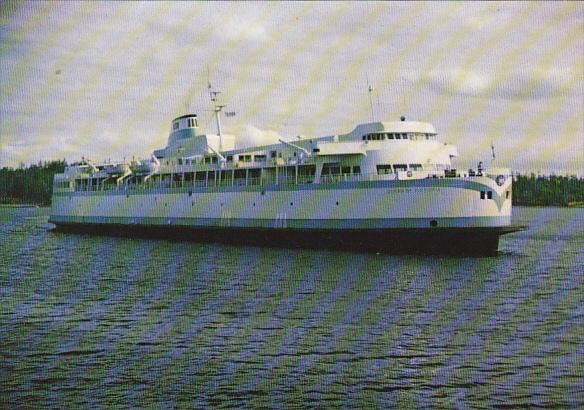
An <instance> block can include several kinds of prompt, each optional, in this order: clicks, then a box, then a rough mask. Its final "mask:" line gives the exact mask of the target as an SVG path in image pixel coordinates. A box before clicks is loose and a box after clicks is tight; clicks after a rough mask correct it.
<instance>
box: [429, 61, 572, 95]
mask: <svg viewBox="0 0 584 410" xmlns="http://www.w3.org/2000/svg"><path fill="white" fill-rule="evenodd" d="M573 75H574V73H573V70H572V69H570V68H555V67H554V68H545V69H539V68H535V69H531V70H523V71H515V72H511V73H508V74H507V73H506V74H504V75H503V76H501V77H500V78H499V77H497V74H496V73H495V74H492V73H486V72H481V71H479V70H473V69H464V68H451V69H446V70H432V71H430V72H429V73H428V74H427V75H425V76H423V77H422V78H423V80H424V81H425V82H426V83H427V84H428V86H429V87H430V88H431V89H434V90H437V91H439V92H441V93H447V94H459V95H464V96H471V97H498V98H504V99H539V98H553V97H558V96H562V95H565V94H566V93H567V92H568V91H569V90H568V88H569V87H568V85H569V82H570V80H571V79H572V77H573Z"/></svg>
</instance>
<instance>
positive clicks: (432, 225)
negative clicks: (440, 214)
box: [430, 219, 438, 228]
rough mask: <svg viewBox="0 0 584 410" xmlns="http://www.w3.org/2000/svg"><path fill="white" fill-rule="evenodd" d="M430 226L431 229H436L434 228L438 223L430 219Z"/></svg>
mask: <svg viewBox="0 0 584 410" xmlns="http://www.w3.org/2000/svg"><path fill="white" fill-rule="evenodd" d="M430 226H431V227H433V228H434V227H436V226H438V221H437V220H435V219H432V220H431V221H430Z"/></svg>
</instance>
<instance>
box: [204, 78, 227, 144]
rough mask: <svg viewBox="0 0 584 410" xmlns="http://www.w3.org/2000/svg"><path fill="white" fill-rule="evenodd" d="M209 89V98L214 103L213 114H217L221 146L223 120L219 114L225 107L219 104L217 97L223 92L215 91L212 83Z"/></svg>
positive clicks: (216, 119)
mask: <svg viewBox="0 0 584 410" xmlns="http://www.w3.org/2000/svg"><path fill="white" fill-rule="evenodd" d="M207 87H208V88H209V97H211V102H212V103H213V112H214V113H215V121H216V123H217V135H219V145H221V119H220V115H219V114H220V113H221V111H222V110H223V108H225V105H219V104H217V95H218V94H221V91H213V88H212V87H211V82H208V83H207Z"/></svg>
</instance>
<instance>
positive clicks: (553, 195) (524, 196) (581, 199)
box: [513, 174, 584, 206]
mask: <svg viewBox="0 0 584 410" xmlns="http://www.w3.org/2000/svg"><path fill="white" fill-rule="evenodd" d="M513 205H525V206H583V205H584V178H578V177H576V176H574V175H573V176H561V175H549V176H541V175H538V176H536V175H535V174H531V175H529V176H527V175H515V176H514V178H513Z"/></svg>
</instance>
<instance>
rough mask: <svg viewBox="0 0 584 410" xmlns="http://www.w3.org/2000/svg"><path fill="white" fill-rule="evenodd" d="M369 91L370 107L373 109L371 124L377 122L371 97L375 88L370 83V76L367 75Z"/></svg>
mask: <svg viewBox="0 0 584 410" xmlns="http://www.w3.org/2000/svg"><path fill="white" fill-rule="evenodd" d="M367 90H368V91H369V106H370V107H371V122H375V115H374V113H373V99H372V97H371V93H372V92H373V90H375V88H373V86H372V85H371V83H369V75H367Z"/></svg>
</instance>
